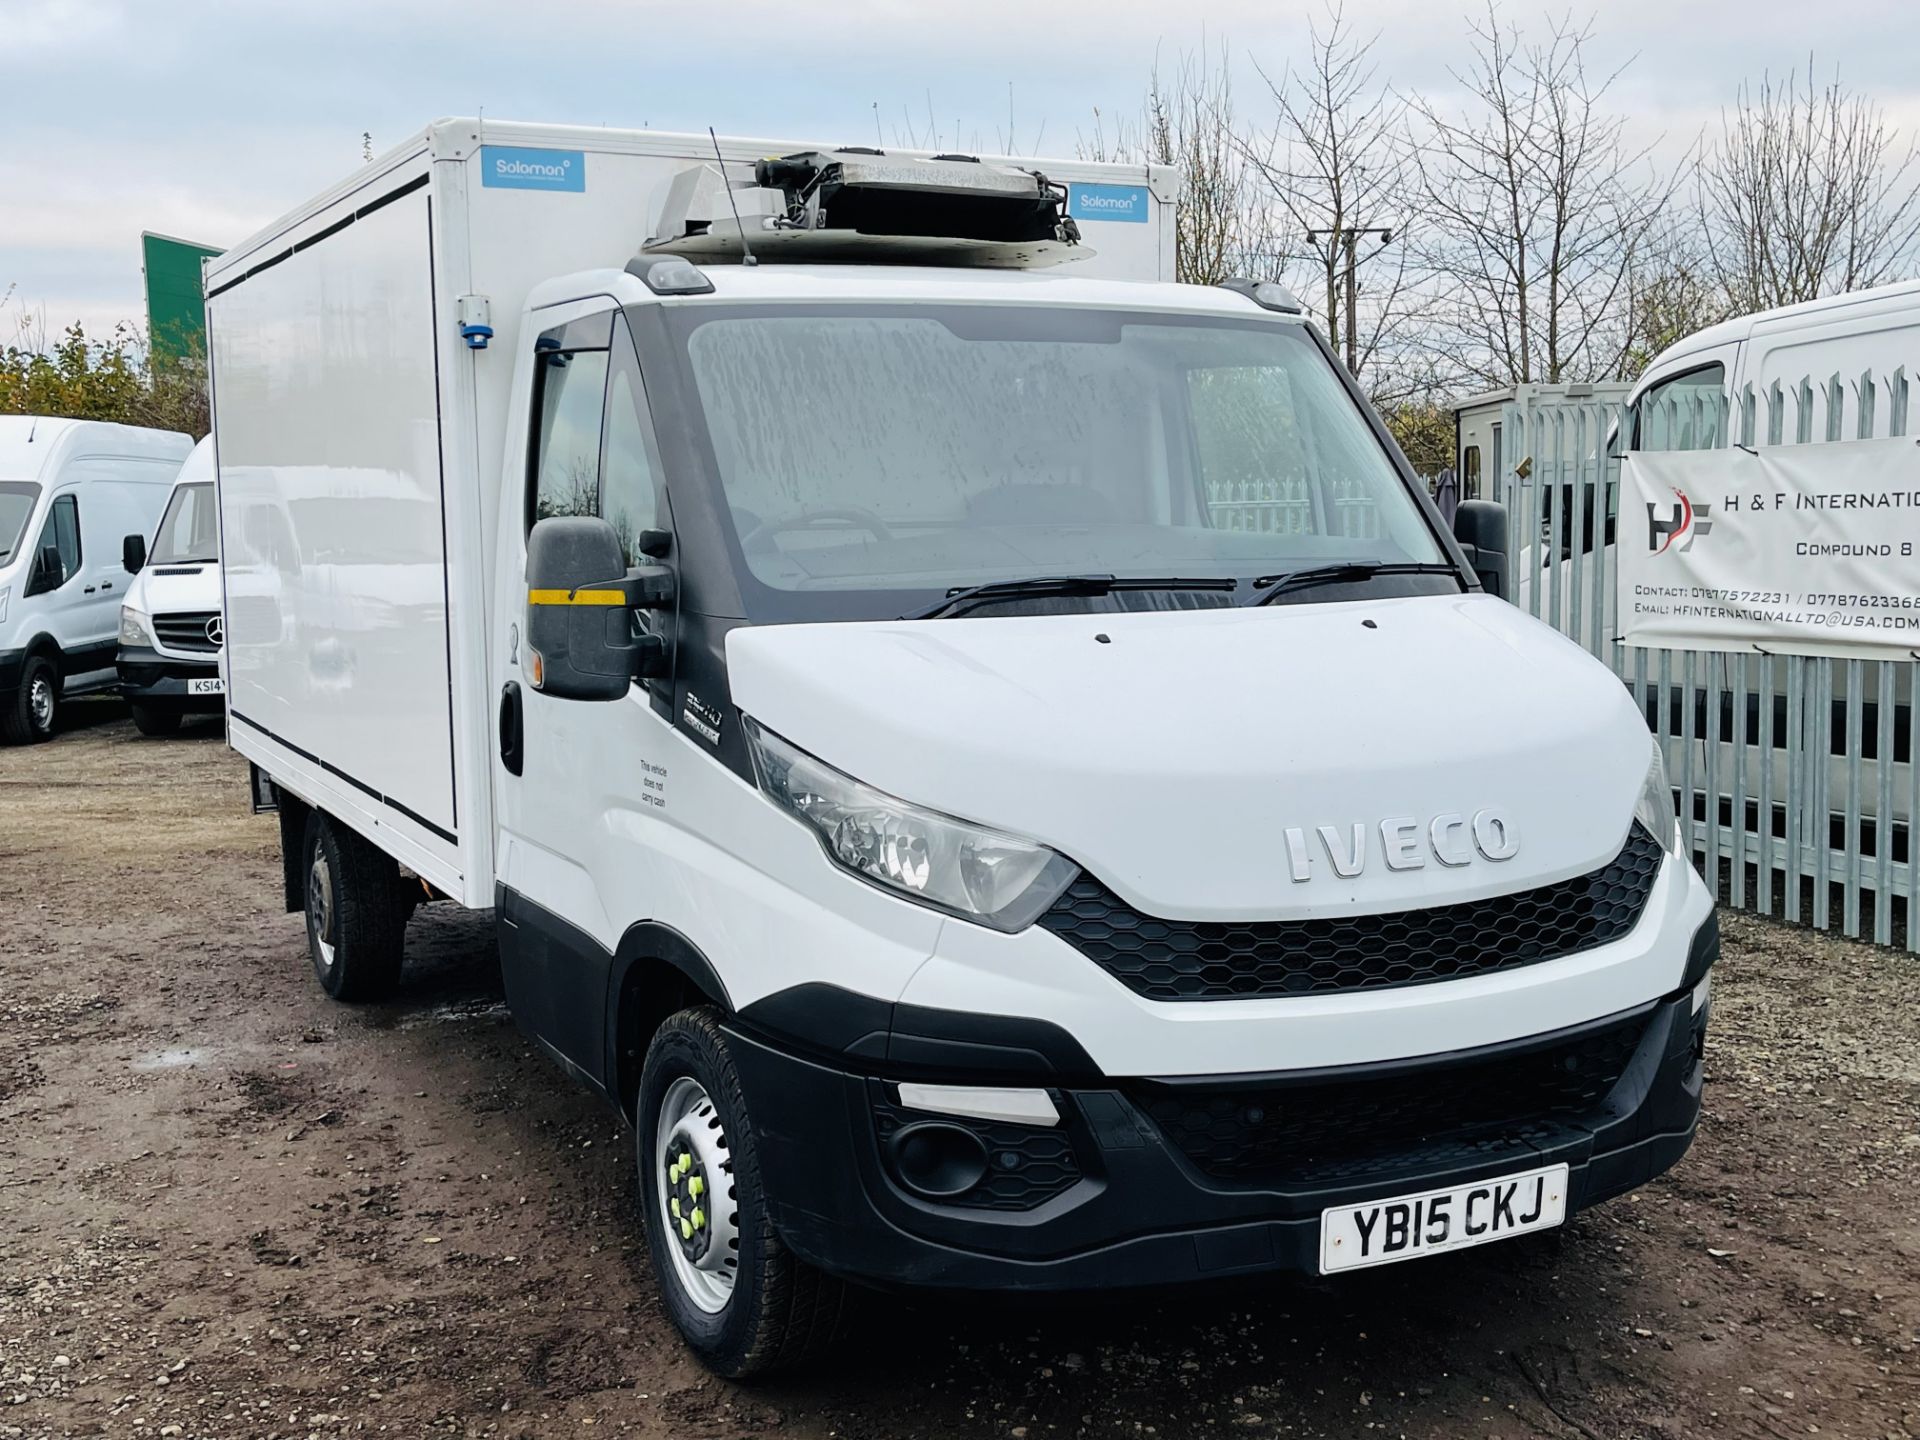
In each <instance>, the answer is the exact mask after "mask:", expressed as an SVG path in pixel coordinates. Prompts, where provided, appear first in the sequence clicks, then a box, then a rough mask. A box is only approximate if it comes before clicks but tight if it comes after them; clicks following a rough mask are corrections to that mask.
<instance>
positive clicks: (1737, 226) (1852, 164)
mask: <svg viewBox="0 0 1920 1440" xmlns="http://www.w3.org/2000/svg"><path fill="white" fill-rule="evenodd" d="M1915 160H1916V154H1915V150H1914V147H1913V144H1912V143H1911V142H1910V141H1909V142H1907V143H1905V144H1902V143H1901V138H1900V135H1899V132H1898V131H1897V130H1895V129H1893V128H1892V127H1891V126H1889V125H1888V123H1887V119H1886V115H1885V112H1884V111H1882V109H1881V108H1880V106H1879V105H1877V104H1875V103H1874V102H1873V101H1871V100H1869V99H1867V98H1866V97H1865V96H1860V95H1853V94H1850V93H1849V92H1848V91H1847V90H1846V89H1845V87H1843V86H1842V85H1841V83H1840V82H1839V80H1838V79H1835V80H1834V81H1833V82H1832V83H1831V84H1829V85H1828V86H1827V87H1826V88H1825V89H1824V90H1821V89H1817V88H1816V86H1815V82H1814V78H1813V61H1812V60H1811V58H1809V60H1808V61H1807V73H1806V85H1805V88H1804V89H1802V88H1801V86H1800V83H1799V80H1798V78H1797V77H1789V78H1788V79H1787V80H1785V81H1783V82H1780V83H1778V84H1776V83H1775V82H1774V81H1773V80H1772V79H1770V78H1765V77H1763V78H1762V79H1761V81H1760V88H1759V90H1758V92H1757V93H1756V92H1755V91H1754V89H1753V88H1752V87H1751V86H1747V85H1743V86H1742V87H1741V89H1740V96H1739V99H1738V101H1737V102H1736V103H1735V105H1734V108H1733V110H1732V111H1731V112H1728V113H1725V114H1723V115H1722V116H1721V121H1720V139H1719V141H1718V143H1717V144H1715V145H1714V147H1713V149H1712V151H1711V152H1710V153H1709V154H1708V156H1707V158H1706V162H1705V164H1703V165H1702V167H1701V171H1700V185H1699V202H1700V211H1701V218H1702V220H1703V222H1704V226H1703V228H1704V229H1705V232H1706V236H1707V243H1708V246H1709V254H1710V257H1711V259H1712V262H1713V267H1714V271H1715V274H1716V278H1717V279H1718V281H1719V283H1720V284H1721V286H1722V287H1723V288H1724V289H1725V291H1726V295H1727V299H1728V300H1729V302H1731V304H1732V306H1733V307H1734V309H1735V310H1737V311H1748V310H1764V309H1768V308H1771V307H1772V306H1775V305H1787V304H1791V303H1793V302H1795V301H1799V300H1814V299H1818V298H1819V297H1820V296H1822V295H1833V294H1838V293H1841V292H1844V291H1847V290H1854V289H1858V288H1860V287H1862V286H1866V285H1877V284H1880V283H1882V282H1883V281H1886V280H1890V279H1892V278H1894V277H1895V276H1896V275H1899V274H1901V273H1903V272H1905V271H1906V270H1907V269H1908V268H1909V267H1910V266H1911V264H1912V262H1913V260H1914V256H1915V250H1916V241H1920V173H1916V171H1915Z"/></svg>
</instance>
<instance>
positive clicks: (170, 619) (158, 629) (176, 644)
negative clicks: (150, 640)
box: [153, 610, 220, 655]
mask: <svg viewBox="0 0 1920 1440" xmlns="http://www.w3.org/2000/svg"><path fill="white" fill-rule="evenodd" d="M219 618H220V612H219V611H218V610H179V611H175V612H174V613H173V614H171V615H156V616H154V617H153V635H154V638H155V639H156V640H158V641H159V642H160V643H161V644H162V645H164V646H166V647H167V648H168V649H169V650H197V651H200V652H202V653H203V654H209V655H211V654H215V653H217V652H218V651H219V649H220V647H219V646H218V645H216V644H215V643H214V642H213V641H212V640H209V639H208V638H207V626H208V624H209V623H210V622H213V621H217V620H218V619H219Z"/></svg>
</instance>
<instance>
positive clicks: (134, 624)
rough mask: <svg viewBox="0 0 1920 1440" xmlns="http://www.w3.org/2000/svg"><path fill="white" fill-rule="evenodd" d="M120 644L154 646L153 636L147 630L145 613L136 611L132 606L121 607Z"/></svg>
mask: <svg viewBox="0 0 1920 1440" xmlns="http://www.w3.org/2000/svg"><path fill="white" fill-rule="evenodd" d="M120 643H121V644H122V645H151V644H153V634H152V632H151V631H150V630H149V629H148V628H147V616H146V612H145V611H142V610H136V609H134V608H133V606H131V605H122V606H121V607H120Z"/></svg>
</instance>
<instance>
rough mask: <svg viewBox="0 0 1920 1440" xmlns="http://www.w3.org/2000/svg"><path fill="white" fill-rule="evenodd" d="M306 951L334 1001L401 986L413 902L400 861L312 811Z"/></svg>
mask: <svg viewBox="0 0 1920 1440" xmlns="http://www.w3.org/2000/svg"><path fill="white" fill-rule="evenodd" d="M303 859H304V864H303V866H302V873H303V874H304V875H305V877H306V879H305V900H306V911H307V951H308V954H309V955H310V956H311V958H312V960H313V973H314V975H315V977H316V978H317V979H318V980H319V981H320V988H321V989H323V990H325V991H326V992H327V994H329V995H331V996H332V997H333V998H334V999H336V1000H345V1001H362V1000H381V999H384V998H386V997H387V996H389V995H391V994H392V993H393V992H394V990H395V989H397V988H398V987H399V984H400V960H401V950H402V945H403V942H404V939H405V935H406V929H407V916H408V915H409V914H410V913H412V909H413V906H412V902H411V899H410V897H409V896H408V894H407V891H406V888H405V887H404V886H403V885H402V884H401V881H400V867H399V866H398V865H396V864H395V863H394V861H393V859H392V858H391V857H390V856H388V855H386V854H384V853H383V852H381V851H380V850H378V849H376V848H375V847H374V846H373V845H371V844H369V843H368V842H367V841H366V840H364V839H362V838H361V837H360V836H359V835H357V834H356V833H354V832H353V831H352V830H349V829H347V828H346V827H345V826H344V825H339V824H336V823H335V822H334V821H333V820H332V819H330V818H329V817H328V816H326V815H324V814H322V813H321V812H320V811H318V810H316V811H314V812H313V815H312V817H311V818H310V819H309V820H308V821H307V839H306V846H305V850H304V856H303Z"/></svg>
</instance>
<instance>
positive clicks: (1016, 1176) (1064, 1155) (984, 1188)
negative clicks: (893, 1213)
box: [873, 1085, 1080, 1210]
mask: <svg viewBox="0 0 1920 1440" xmlns="http://www.w3.org/2000/svg"><path fill="white" fill-rule="evenodd" d="M933 1119H940V1120H945V1121H949V1122H951V1123H952V1124H955V1125H963V1126H965V1127H966V1128H967V1129H969V1130H971V1131H973V1133H974V1134H976V1135H978V1136H979V1137H980V1138H981V1140H983V1141H985V1142H986V1146H987V1153H988V1155H989V1157H990V1159H989V1162H988V1165H987V1174H986V1178H985V1179H983V1180H982V1181H981V1182H980V1183H979V1184H978V1185H975V1186H974V1187H973V1188H972V1189H971V1190H969V1191H967V1192H966V1193H965V1194H964V1195H958V1196H955V1197H953V1198H952V1199H949V1200H943V1201H941V1202H940V1203H942V1204H943V1205H959V1206H962V1207H964V1208H966V1209H969V1210H1031V1209H1033V1208H1034V1207H1035V1206H1038V1205H1043V1204H1045V1203H1046V1202H1047V1201H1049V1200H1051V1199H1052V1198H1053V1197H1054V1196H1056V1195H1059V1194H1063V1193H1064V1192H1066V1191H1068V1190H1070V1189H1072V1188H1073V1186H1074V1185H1075V1184H1076V1183H1077V1182H1078V1181H1079V1179H1080V1165H1079V1162H1078V1161H1077V1160H1075V1159H1074V1155H1073V1142H1072V1141H1071V1140H1069V1139H1068V1138H1067V1136H1066V1134H1065V1133H1064V1132H1063V1131H1061V1130H1057V1129H1053V1128H1046V1129H1042V1128H1039V1127H1037V1126H1032V1125H1008V1124H1002V1123H998V1122H994V1121H987V1120H973V1119H965V1118H961V1117H959V1116H953V1115H942V1116H935V1115H933V1114H931V1113H929V1112H927V1111H924V1110H906V1109H902V1108H901V1107H900V1106H898V1105H896V1104H894V1103H893V1102H892V1101H890V1100H888V1099H886V1098H885V1096H884V1093H883V1092H882V1091H881V1089H880V1087H878V1086H877V1085H876V1087H875V1095H874V1103H873V1125H874V1130H875V1131H876V1132H877V1133H878V1134H879V1137H880V1148H881V1151H882V1153H885V1150H886V1146H887V1141H888V1140H890V1139H892V1138H893V1134H894V1132H895V1131H897V1130H899V1129H901V1128H902V1127H903V1126H906V1125H911V1124H913V1123H914V1122H915V1121H918V1120H933Z"/></svg>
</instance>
